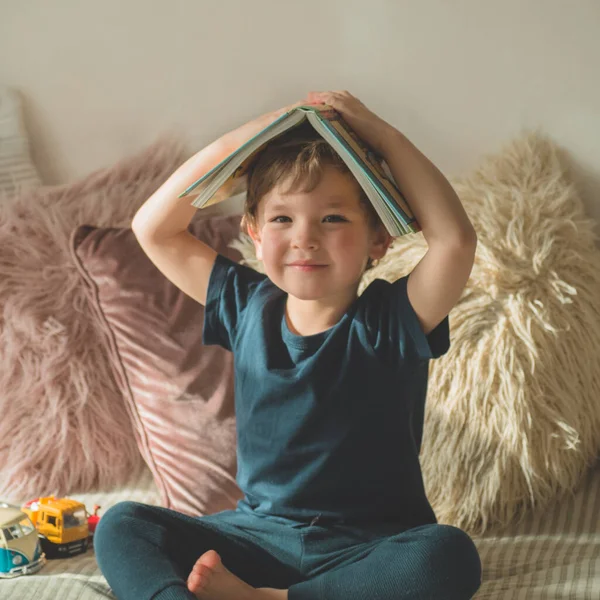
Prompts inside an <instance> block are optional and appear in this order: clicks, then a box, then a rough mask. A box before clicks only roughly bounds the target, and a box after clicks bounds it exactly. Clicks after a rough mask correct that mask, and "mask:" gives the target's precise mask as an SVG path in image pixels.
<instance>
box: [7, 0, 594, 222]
mask: <svg viewBox="0 0 600 600" xmlns="http://www.w3.org/2000/svg"><path fill="white" fill-rule="evenodd" d="M0 11H1V12H0V80H1V81H2V82H3V83H6V84H9V85H12V86H14V87H16V88H17V89H19V90H20V92H21V93H22V95H23V96H24V99H25V118H26V123H27V126H28V129H29V131H30V133H31V137H32V142H33V152H34V155H33V158H34V160H35V162H36V164H37V166H38V168H39V170H40V172H41V174H42V177H43V179H44V181H45V182H46V183H63V182H67V181H71V180H74V179H75V178H77V177H80V176H82V175H84V174H86V173H88V172H90V171H91V170H94V169H97V168H99V167H102V166H105V165H110V164H111V163H113V162H114V161H116V160H118V159H119V158H121V157H125V156H127V155H129V154H131V153H133V152H136V151H138V150H140V149H141V148H143V147H144V145H146V144H148V143H150V142H152V141H154V140H155V139H156V138H157V136H158V135H159V134H161V133H164V132H167V131H174V132H176V133H177V134H179V135H180V136H182V137H183V138H184V139H185V140H187V141H189V148H190V150H194V149H200V148H201V147H202V146H203V145H205V144H207V143H209V142H210V141H212V140H213V139H215V138H216V137H218V136H219V135H221V134H222V133H225V132H226V131H228V130H230V129H232V128H233V127H236V126H238V125H240V124H242V122H244V121H246V120H248V119H250V118H252V117H254V116H256V115H258V114H261V113H263V112H266V111H268V110H273V109H275V108H278V107H280V106H283V105H286V104H289V103H292V102H295V101H296V100H299V99H301V98H302V97H304V96H305V94H306V92H307V91H309V90H327V89H332V90H333V89H347V90H349V91H350V92H351V93H353V94H354V95H356V96H357V97H359V98H360V99H361V100H362V101H363V102H364V103H365V104H367V106H369V107H370V108H371V109H373V110H374V111H375V112H377V113H379V114H380V115H381V116H382V117H383V118H384V119H386V120H387V121H389V122H390V123H392V124H393V125H394V126H396V127H397V128H398V129H400V130H401V131H403V132H404V133H405V134H406V135H407V136H408V137H409V139H411V141H413V143H415V144H416V145H417V146H418V147H419V148H420V149H421V150H422V151H423V152H424V153H425V154H426V155H427V156H428V157H429V158H430V159H431V160H432V161H433V162H434V163H436V165H437V166H438V167H439V168H440V169H441V170H442V171H443V172H444V173H445V174H446V176H452V175H461V174H465V173H467V172H468V171H469V170H470V169H471V168H472V167H473V166H474V165H475V164H476V162H477V161H478V159H479V158H480V156H481V155H482V154H484V153H488V152H495V151H496V150H498V149H499V148H500V146H501V145H502V144H503V143H504V142H506V141H507V140H509V139H510V138H511V137H512V136H514V135H516V134H517V133H518V132H519V131H520V130H521V129H522V128H523V127H528V126H541V127H542V128H543V129H544V130H545V131H546V132H547V133H548V134H549V135H551V136H552V137H553V138H554V139H555V140H556V141H558V142H559V143H560V144H561V145H562V146H563V147H564V148H565V149H566V150H568V151H569V152H570V153H571V156H572V161H573V163H572V165H571V166H572V168H573V172H574V174H575V176H576V178H577V181H578V183H579V184H580V186H581V190H582V193H583V197H584V201H585V203H586V205H587V207H588V209H589V211H590V213H591V214H592V215H593V216H594V217H595V218H596V219H597V220H598V221H599V222H600V161H599V157H600V76H599V73H600V35H599V34H598V32H599V26H600V1H599V0H571V1H569V0H403V1H400V0H398V1H392V0H387V1H384V0H370V1H365V0H360V1H358V0H304V1H303V2H297V3H292V2H289V1H288V2H286V1H284V0H262V1H261V0H255V1H254V2H251V1H248V0H236V1H226V0H223V1H218V0H215V1H213V2H203V1H200V0H197V1H192V0H172V1H169V2H157V1H155V2H153V1H152V0H104V1H103V2H93V3H92V2H79V1H76V0H57V1H56V2H46V1H42V0H29V1H28V2H18V1H17V0H0Z"/></svg>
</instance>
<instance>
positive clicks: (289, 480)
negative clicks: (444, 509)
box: [202, 254, 450, 527]
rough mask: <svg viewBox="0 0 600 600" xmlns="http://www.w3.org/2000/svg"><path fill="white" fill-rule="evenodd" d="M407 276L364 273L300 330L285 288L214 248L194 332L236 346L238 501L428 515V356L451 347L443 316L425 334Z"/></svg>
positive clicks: (279, 508)
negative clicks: (329, 312) (328, 315)
mask: <svg viewBox="0 0 600 600" xmlns="http://www.w3.org/2000/svg"><path fill="white" fill-rule="evenodd" d="M407 280H408V276H406V277H403V278H401V279H398V280H397V281H395V282H394V283H389V282H387V281H385V280H383V279H375V280H373V281H372V282H371V283H370V285H369V286H368V287H367V288H366V289H365V290H364V291H363V293H362V294H361V295H360V296H359V297H358V298H357V299H356V300H355V301H354V302H353V303H352V304H351V305H350V307H349V308H348V310H347V311H346V313H345V314H344V315H343V316H342V318H341V319H340V320H339V321H338V323H336V324H335V325H334V326H333V327H331V328H330V329H328V330H327V331H323V332H320V333H317V334H315V335H309V336H299V335H296V334H294V333H292V332H291V331H290V330H289V328H288V325H287V322H286V319H285V302H286V298H287V295H288V294H287V292H284V291H283V290H281V289H280V288H278V287H277V286H276V285H275V284H274V283H273V282H272V281H271V280H270V279H269V278H268V277H267V276H266V275H263V274H261V273H259V272H258V271H256V270H254V269H252V268H250V267H247V266H245V265H242V264H239V263H236V262H234V261H232V260H230V259H228V258H227V257H225V256H223V255H221V254H219V255H217V258H216V261H215V264H214V267H213V269H212V272H211V275H210V279H209V285H208V290H207V299H206V305H205V314H204V331H203V336H202V341H203V343H204V344H206V345H212V344H218V345H220V346H222V347H223V348H226V349H227V350H230V351H232V352H233V355H234V365H235V384H234V389H235V410H236V423H237V438H238V439H237V443H238V445H237V460H238V471H237V482H238V485H239V486H240V489H241V490H242V492H243V493H244V498H243V499H242V500H240V501H239V503H238V507H239V508H240V509H242V510H254V511H255V512H258V513H261V514H263V515H276V516H282V517H287V518H290V519H294V520H299V521H304V520H311V519H312V518H313V517H315V516H317V515H321V517H322V518H323V520H325V519H327V518H330V519H341V520H344V521H346V522H349V523H350V522H357V523H358V522H381V521H388V522H389V521H391V522H395V523H401V524H403V525H404V526H405V527H416V526H418V525H421V524H426V523H436V522H437V520H436V517H435V514H434V512H433V510H432V508H431V505H430V504H429V501H428V500H427V498H426V495H425V490H424V487H423V479H422V474H421V467H420V464H419V459H418V455H419V450H420V447H421V438H422V433H423V419H424V409H425V396H426V391H427V376H428V365H429V360H430V359H432V358H437V357H439V356H441V355H442V354H444V353H445V352H446V351H447V350H448V348H449V345H450V339H449V325H448V317H446V318H445V319H444V320H443V321H442V322H441V323H440V324H439V325H438V326H437V327H436V328H435V329H434V330H433V331H432V332H431V333H430V334H429V335H428V336H425V334H424V333H423V330H422V328H421V325H420V323H419V321H418V318H417V316H416V314H415V312H414V310H413V309H412V306H411V305H410V302H409V300H408V296H407V294H406V283H407Z"/></svg>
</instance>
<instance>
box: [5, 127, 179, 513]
mask: <svg viewBox="0 0 600 600" xmlns="http://www.w3.org/2000/svg"><path fill="white" fill-rule="evenodd" d="M186 158H187V157H186V156H185V155H184V151H183V148H182V147H181V145H180V143H178V142H176V141H174V140H171V139H166V138H165V139H161V140H158V141H157V142H156V143H154V144H153V145H151V146H150V147H148V148H147V149H144V150H143V151H142V152H140V153H139V154H138V155H137V156H133V157H131V158H127V159H124V160H122V161H120V162H119V163H118V164H116V165H114V166H112V167H109V168H106V169H102V170H99V171H96V172H94V173H92V174H90V175H89V176H87V177H85V178H83V179H82V180H80V181H77V182H76V183H72V184H67V185H60V186H51V187H50V186H45V187H40V188H36V189H33V190H30V191H26V192H21V193H20V194H18V195H16V196H14V197H12V198H11V201H10V202H2V201H0V272H1V273H2V276H1V278H0V307H2V310H1V311H0V357H1V358H0V361H1V362H0V414H1V415H2V418H1V419H0V498H3V499H7V500H9V501H14V502H19V501H21V500H23V499H26V498H29V497H31V496H37V495H40V494H49V493H55V494H68V493H71V492H72V491H73V490H75V489H77V490H78V491H81V492H84V491H88V490H91V489H93V488H94V487H97V486H99V487H102V488H110V487H112V486H114V485H118V484H119V483H121V482H124V481H125V480H126V478H127V476H128V475H130V474H131V472H132V471H133V470H135V469H137V468H138V467H140V466H142V464H143V461H142V457H141V455H140V452H139V450H138V448H137V445H136V440H135V438H134V436H133V428H132V425H131V420H130V418H129V415H128V413H127V408H126V406H125V404H124V402H123V397H122V393H121V390H120V389H119V386H118V385H117V383H116V381H115V380H114V376H113V370H112V364H111V361H110V357H109V355H108V352H107V347H106V341H105V338H104V337H103V329H102V327H101V324H100V323H99V321H98V319H97V318H95V317H94V315H93V314H90V312H89V310H88V304H87V298H86V288H85V286H84V285H83V283H82V281H81V278H80V276H79V273H78V271H77V268H76V266H75V265H74V264H73V261H72V259H71V256H70V251H69V236H70V234H71V232H72V231H73V228H74V227H76V226H77V225H79V224H82V223H90V222H93V223H96V224H97V225H100V226H108V225H110V226H126V225H128V224H129V223H131V219H132V218H133V215H134V214H135V212H136V210H137V208H138V207H139V206H140V205H141V204H143V202H144V201H145V200H146V198H148V197H149V196H150V195H151V194H152V193H153V192H154V191H155V190H156V189H157V188H158V187H159V186H160V185H161V184H162V183H163V182H164V181H165V180H166V179H167V178H168V177H169V175H170V174H171V173H172V172H173V171H174V170H176V169H177V167H178V166H179V165H181V164H182V163H183V162H184V161H185V159H186Z"/></svg>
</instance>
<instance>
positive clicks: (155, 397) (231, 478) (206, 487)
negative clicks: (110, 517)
mask: <svg viewBox="0 0 600 600" xmlns="http://www.w3.org/2000/svg"><path fill="white" fill-rule="evenodd" d="M198 215H199V216H200V215H201V213H198ZM240 221H241V216H240V215H238V216H236V215H233V216H226V217H223V216H220V217H213V218H209V219H198V218H195V219H194V220H193V221H192V224H191V225H190V227H189V231H190V232H191V233H192V234H194V235H195V236H196V237H197V238H198V239H200V240H202V241H203V242H204V243H206V244H208V245H209V246H210V247H211V248H214V249H215V250H216V251H217V252H219V253H220V254H223V255H225V256H227V257H228V258H230V259H231V260H239V258H240V255H239V253H238V252H236V251H234V250H231V249H229V248H227V244H228V243H229V242H230V240H231V239H232V238H234V237H235V236H236V235H237V234H238V233H239V224H240ZM71 242H72V252H73V259H74V261H75V263H76V264H77V265H78V267H79V269H80V271H81V275H82V277H84V279H85V281H86V282H87V283H88V285H89V290H90V306H91V307H92V308H93V310H95V311H96V313H97V315H98V318H99V319H100V320H101V321H102V323H103V327H104V330H105V333H106V336H107V340H108V343H107V344H106V345H107V347H108V348H110V350H109V356H110V360H111V363H112V367H113V370H114V373H115V375H116V377H117V381H118V383H119V389H120V391H121V393H122V395H123V398H124V402H125V404H126V406H127V408H128V411H129V413H130V415H131V418H132V420H133V422H134V423H135V434H136V440H137V443H138V447H139V449H140V452H141V453H142V455H143V457H144V460H145V461H146V463H147V464H148V466H149V467H150V470H151V471H152V473H153V475H154V480H155V482H156V484H157V487H158V489H159V492H160V496H161V504H162V505H163V506H165V507H167V508H171V509H174V510H178V511H180V512H184V513H187V514H192V515H206V514H211V513H214V512H218V511H220V510H225V509H228V508H234V507H235V505H236V502H237V500H238V499H239V498H241V496H242V494H241V492H240V490H239V488H238V486H237V484H236V481H235V474H236V468H237V463H236V432H235V414H234V379H233V355H232V353H231V352H229V351H227V350H225V349H224V348H221V347H219V346H206V347H205V346H203V345H202V331H203V322H204V306H203V305H202V304H200V303H198V302H196V301H195V300H193V299H192V298H191V297H190V296H188V295H187V294H185V293H183V292H182V291H181V290H179V288H177V287H176V286H175V285H174V284H172V283H171V282H170V281H169V280H168V279H167V278H166V277H165V276H164V275H163V274H162V273H161V272H160V271H159V270H158V269H157V268H156V267H155V266H154V264H153V263H152V262H151V260H150V259H149V258H148V257H147V255H146V254H145V253H144V251H143V250H142V248H141V247H140V245H139V243H138V242H137V239H136V237H135V235H134V234H133V232H132V231H131V229H129V228H125V229H116V228H96V227H93V226H81V227H78V228H77V229H76V230H74V231H73V235H72V239H71Z"/></svg>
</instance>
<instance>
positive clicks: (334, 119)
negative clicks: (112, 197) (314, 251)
mask: <svg viewBox="0 0 600 600" xmlns="http://www.w3.org/2000/svg"><path fill="white" fill-rule="evenodd" d="M305 119H308V121H309V123H310V124H311V125H312V126H313V127H314V128H315V129H316V130H317V132H318V133H319V134H321V136H323V138H324V139H325V140H327V141H328V142H329V143H330V144H331V146H333V148H334V149H335V150H336V152H337V153H338V154H339V155H340V157H341V158H342V160H343V161H344V163H345V164H346V165H347V166H348V168H349V169H350V171H351V172H352V174H353V175H354V177H355V178H356V180H357V181H358V183H359V184H360V185H361V186H362V188H363V190H364V191H365V193H366V195H367V196H368V198H369V200H370V201H371V204H372V205H373V208H374V209H375V211H376V212H377V214H378V215H379V218H380V219H381V221H382V222H383V224H384V225H385V227H386V229H387V230H388V232H389V234H390V235H391V236H393V237H399V236H402V235H405V234H407V233H416V232H418V231H421V227H420V225H419V224H418V223H417V221H416V219H415V217H414V215H413V213H412V212H411V210H410V207H409V206H408V203H407V202H406V199H405V198H404V196H403V195H402V192H400V190H399V189H398V187H397V186H396V183H395V182H394V180H393V177H392V174H391V173H390V172H389V168H388V167H387V165H386V164H385V161H384V160H383V158H381V157H380V156H379V155H378V154H377V153H375V152H374V151H373V150H372V149H370V148H369V147H368V146H367V145H366V143H365V142H363V141H362V140H361V139H360V138H359V137H358V135H356V133H355V132H354V131H353V130H352V129H351V128H350V126H349V125H348V123H346V121H344V119H343V118H342V116H341V115H340V114H339V113H338V112H337V111H336V110H335V109H333V108H332V107H331V106H329V105H326V104H321V105H318V106H308V105H306V106H298V107H296V108H293V109H292V110H290V111H288V112H286V113H284V114H283V115H281V116H280V117H279V118H278V119H276V120H275V121H273V123H271V124H270V125H268V126H267V127H265V128H264V129H263V130H262V131H261V132H260V133H258V134H257V135H255V136H254V137H253V138H252V139H250V140H248V141H247V142H246V143H245V144H243V145H241V146H240V147H239V148H238V149H237V150H236V151H235V152H233V153H232V154H230V155H229V156H228V157H227V158H225V159H224V160H222V161H221V162H220V163H219V164H218V165H217V166H215V167H214V168H213V169H211V170H210V171H209V172H208V173H206V174H205V175H203V176H202V177H201V178H200V179H198V180H197V181H195V182H194V183H193V184H192V185H190V186H189V187H188V188H187V189H186V190H184V191H183V192H182V193H181V194H180V195H179V198H183V197H184V196H187V195H188V194H190V193H191V192H193V191H194V190H195V189H196V188H198V186H202V187H200V188H199V190H198V191H197V196H196V197H195V198H194V200H193V201H192V206H195V207H196V208H203V207H206V206H210V205H212V204H217V203H219V202H221V201H223V200H226V199H227V198H230V197H231V196H234V195H236V194H238V193H241V192H243V191H245V190H246V183H247V178H246V173H247V171H248V167H249V165H250V164H251V162H252V160H253V159H254V158H255V157H256V155H257V153H258V152H260V151H261V149H263V148H264V146H265V144H266V143H267V142H269V141H270V140H272V139H273V138H275V137H277V136H279V135H281V134H282V133H283V132H285V131H287V130H288V129H290V128H291V127H296V126H298V125H299V124H300V123H302V122H303V121H304V120H305Z"/></svg>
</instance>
